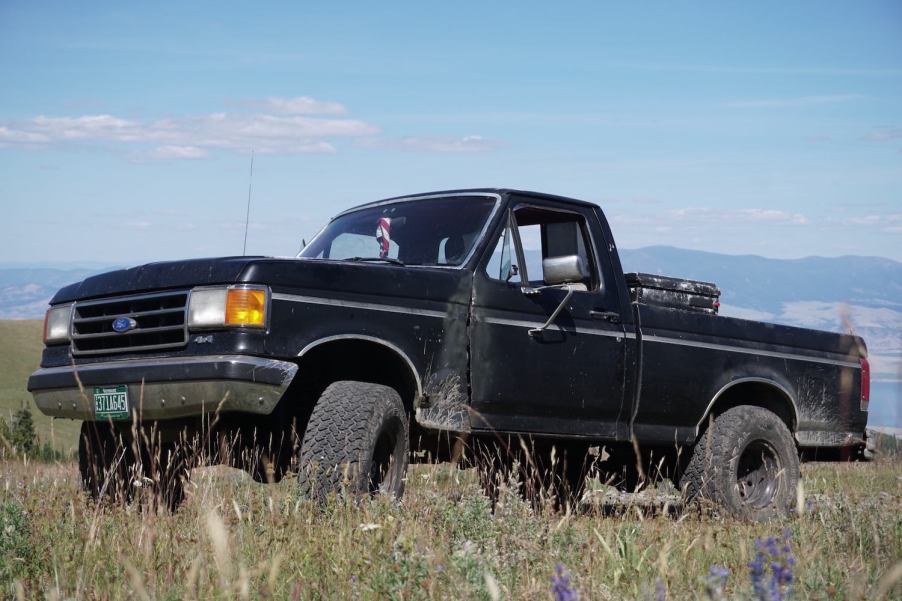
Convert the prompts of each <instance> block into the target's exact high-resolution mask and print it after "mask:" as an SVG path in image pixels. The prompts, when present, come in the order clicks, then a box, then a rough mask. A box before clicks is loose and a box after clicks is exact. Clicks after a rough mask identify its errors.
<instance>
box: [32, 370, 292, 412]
mask: <svg viewBox="0 0 902 601" xmlns="http://www.w3.org/2000/svg"><path fill="white" fill-rule="evenodd" d="M297 369H298V366H297V365H296V364H295V363H291V362H289V361H278V360H275V359H265V358H261V357H252V356H246V355H215V356H203V357H190V358H181V357H178V358H176V357H171V358H157V359H135V360H127V361H109V362H104V363H90V364H84V365H76V366H66V367H48V368H42V369H39V370H38V371H36V372H34V373H33V374H32V375H31V377H30V378H29V379H28V390H29V391H30V392H31V393H32V395H33V396H34V401H35V404H36V405H37V406H38V409H40V410H41V412H42V413H44V414H46V415H50V416H53V417H68V418H73V419H83V420H93V419H95V417H94V400H93V390H92V389H93V387H94V386H114V385H123V384H124V385H126V386H128V398H129V404H130V407H131V409H132V411H133V412H136V413H137V415H138V416H140V418H141V419H144V420H159V419H172V418H178V417H190V416H194V415H202V414H205V413H216V412H221V413H225V412H245V413H257V414H263V415H266V414H269V413H272V411H273V409H275V407H276V405H277V404H278V402H279V399H281V398H282V395H283V394H284V393H285V391H286V390H287V389H288V386H289V385H290V384H291V382H292V380H293V379H294V376H295V374H296V373H297Z"/></svg>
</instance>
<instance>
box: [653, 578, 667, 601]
mask: <svg viewBox="0 0 902 601" xmlns="http://www.w3.org/2000/svg"><path fill="white" fill-rule="evenodd" d="M655 601H667V587H665V586H664V582H663V581H662V580H661V579H660V578H659V579H658V580H655Z"/></svg>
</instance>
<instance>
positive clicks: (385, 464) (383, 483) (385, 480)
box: [369, 427, 397, 494]
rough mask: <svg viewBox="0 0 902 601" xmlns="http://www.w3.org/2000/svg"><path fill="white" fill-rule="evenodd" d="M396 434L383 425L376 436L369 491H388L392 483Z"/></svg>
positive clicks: (372, 492) (373, 492) (374, 492)
mask: <svg viewBox="0 0 902 601" xmlns="http://www.w3.org/2000/svg"><path fill="white" fill-rule="evenodd" d="M396 444H397V436H395V433H394V431H393V430H392V429H391V428H390V427H384V428H383V429H382V431H381V432H379V436H378V437H377V438H376V444H375V446H374V447H373V459H372V461H371V462H370V474H369V492H370V494H376V493H381V492H390V490H391V487H392V485H393V478H392V474H391V470H392V467H393V459H394V455H395V446H396Z"/></svg>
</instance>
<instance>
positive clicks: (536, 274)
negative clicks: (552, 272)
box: [514, 207, 599, 290]
mask: <svg viewBox="0 0 902 601" xmlns="http://www.w3.org/2000/svg"><path fill="white" fill-rule="evenodd" d="M514 220H515V221H516V223H517V229H518V231H519V233H520V242H521V243H522V245H523V257H524V260H525V262H526V275H527V277H528V278H529V285H530V286H543V285H545V283H546V282H545V274H544V272H543V270H542V261H543V260H544V259H549V258H553V257H563V256H567V255H578V256H580V257H582V258H583V260H584V261H585V262H586V265H587V266H588V268H589V273H590V274H591V275H590V277H589V278H587V279H586V281H584V282H582V283H583V284H584V285H585V286H586V290H595V289H596V288H598V284H599V282H598V276H597V275H596V274H597V273H598V270H597V269H596V267H595V259H594V257H593V256H592V252H591V251H590V246H591V245H590V243H589V235H588V226H587V224H586V220H585V218H584V217H583V216H582V215H580V214H578V213H570V212H566V211H555V210H551V209H542V208H537V207H523V208H520V209H517V210H516V211H515V212H514Z"/></svg>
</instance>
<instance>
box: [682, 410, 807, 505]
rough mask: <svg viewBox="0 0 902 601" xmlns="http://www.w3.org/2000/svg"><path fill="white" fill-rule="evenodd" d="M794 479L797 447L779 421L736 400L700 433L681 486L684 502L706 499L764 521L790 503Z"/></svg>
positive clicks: (797, 461) (792, 503)
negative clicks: (736, 403)
mask: <svg viewBox="0 0 902 601" xmlns="http://www.w3.org/2000/svg"><path fill="white" fill-rule="evenodd" d="M799 478H800V472H799V454H798V450H797V449H796V446H795V442H794V441H793V438H792V434H791V433H790V431H789V428H787V427H786V424H785V423H783V420H781V419H780V418H779V417H777V416H776V415H775V414H774V413H772V412H770V411H768V410H767V409H763V408H761V407H753V406H749V405H741V406H739V407H734V408H732V409H729V410H727V411H725V412H724V413H722V414H720V415H719V416H717V417H716V418H715V419H714V422H713V423H712V424H710V425H709V426H708V429H707V430H706V431H705V432H704V433H703V434H702V435H701V437H700V438H699V441H698V442H697V443H696V445H695V448H694V449H693V450H692V456H691V458H690V459H689V463H688V465H687V466H686V470H685V472H684V473H683V476H682V478H681V480H680V487H681V488H682V489H683V490H684V493H685V496H686V498H687V500H689V501H692V500H696V499H707V500H709V501H712V502H714V503H715V504H716V505H718V506H720V507H721V508H723V509H725V510H726V511H727V512H728V513H730V514H731V515H733V516H734V517H737V518H740V519H747V520H753V521H767V520H770V519H773V518H774V517H776V516H778V515H780V514H784V513H787V512H788V511H789V509H790V508H791V507H792V506H793V505H794V502H795V498H796V490H797V488H798V483H799Z"/></svg>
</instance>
